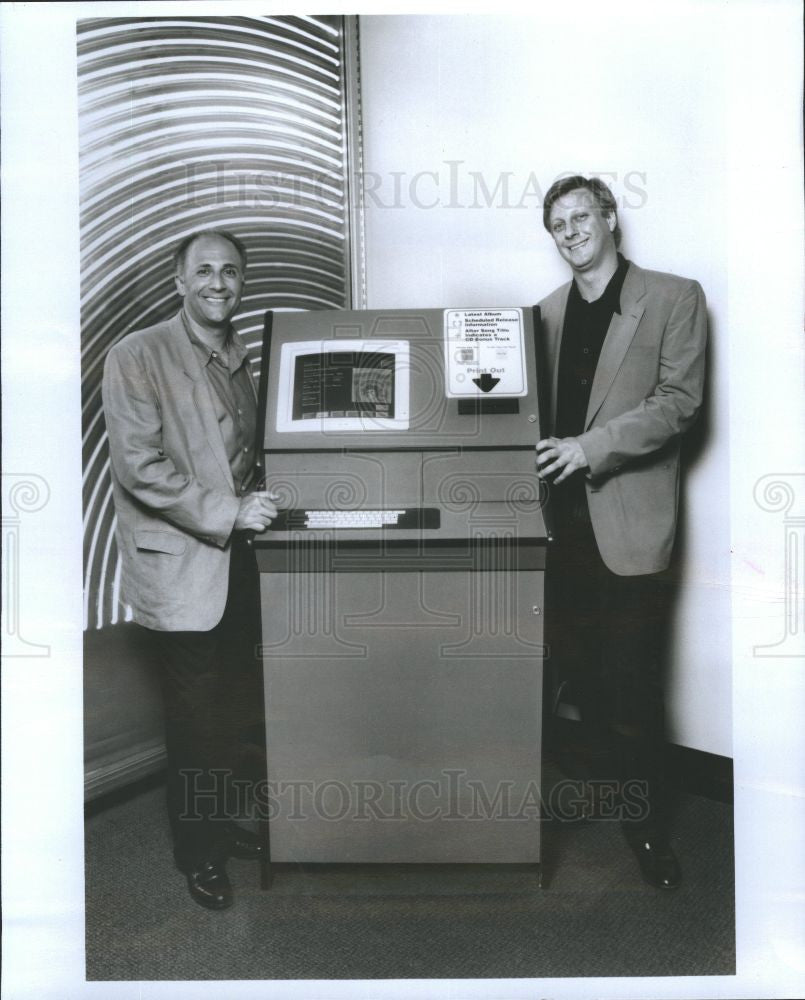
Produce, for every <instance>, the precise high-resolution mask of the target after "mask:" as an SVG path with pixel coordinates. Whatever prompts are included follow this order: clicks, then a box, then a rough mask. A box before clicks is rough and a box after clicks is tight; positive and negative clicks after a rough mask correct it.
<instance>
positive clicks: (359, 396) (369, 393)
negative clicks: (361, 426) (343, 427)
mask: <svg viewBox="0 0 805 1000" xmlns="http://www.w3.org/2000/svg"><path fill="white" fill-rule="evenodd" d="M293 381H294V384H293V419H294V420H312V419H316V418H321V417H361V416H372V417H393V416H394V355H393V354H384V353H381V352H379V351H371V352H365V353H361V352H358V351H332V352H328V353H326V354H321V353H317V354H300V355H298V356H297V358H296V364H295V365H294V380H293Z"/></svg>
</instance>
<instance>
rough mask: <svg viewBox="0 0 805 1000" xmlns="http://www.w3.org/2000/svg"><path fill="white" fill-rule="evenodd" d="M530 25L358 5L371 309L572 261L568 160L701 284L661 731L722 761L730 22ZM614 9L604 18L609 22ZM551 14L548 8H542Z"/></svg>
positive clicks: (451, 296) (656, 248)
mask: <svg viewBox="0 0 805 1000" xmlns="http://www.w3.org/2000/svg"><path fill="white" fill-rule="evenodd" d="M697 14H698V16H697V18H696V21H695V26H696V30H695V31H693V30H691V29H692V26H693V24H694V22H693V21H692V20H691V13H690V11H689V10H686V9H683V10H682V13H681V15H680V16H679V17H678V18H676V17H674V16H669V15H668V13H667V10H666V12H665V14H664V16H663V17H662V19H660V17H658V16H657V15H656V14H652V12H651V10H648V11H645V12H641V11H636V9H635V8H632V9H630V11H629V14H628V18H627V17H626V16H625V15H624V14H623V13H622V12H621V13H620V14H617V13H616V14H615V15H614V16H613V20H612V21H611V22H610V30H606V31H605V30H602V23H601V19H600V18H599V17H596V18H589V17H588V18H586V19H585V18H582V17H579V18H577V19H573V18H570V17H568V15H567V14H566V13H564V12H562V13H559V14H555V15H551V14H540V16H539V18H538V19H535V18H516V17H489V16H462V17H377V16H375V17H371V16H370V17H362V18H361V60H362V69H361V72H362V93H363V114H364V119H363V136H364V166H365V171H366V184H367V192H366V247H367V292H368V306H369V307H370V308H383V307H390V306H418V305H421V306H442V305H444V306H446V305H465V306H469V305H493V304H497V305H510V304H530V303H533V302H536V301H537V300H539V299H540V298H541V297H542V296H544V295H545V294H547V293H548V292H549V291H551V290H552V289H553V288H554V287H556V285H558V284H559V283H561V282H563V281H566V280H567V278H568V274H567V272H566V269H565V265H564V264H563V262H562V261H561V260H560V259H559V257H558V255H557V254H556V251H555V249H554V247H553V243H552V242H551V241H550V239H549V238H548V236H547V234H546V233H545V232H544V230H543V229H542V224H541V202H542V197H541V195H542V193H543V192H544V191H545V190H547V188H548V186H549V185H550V184H551V182H552V181H553V180H554V179H555V178H556V177H557V176H558V175H559V174H560V173H563V172H571V173H576V172H581V173H586V174H589V173H591V172H596V173H600V174H601V175H602V176H604V178H605V179H607V180H609V181H610V183H611V185H612V187H613V190H614V192H615V194H616V196H617V197H618V199H619V205H620V207H621V211H620V216H621V225H622V228H623V230H624V244H623V249H624V252H625V253H626V255H627V256H628V257H629V258H630V259H633V260H635V261H637V262H638V263H640V264H641V265H642V266H644V267H650V268H655V269H658V270H664V271H672V272H675V273H678V274H684V275H687V276H690V277H695V278H697V279H698V280H699V281H700V282H701V284H702V286H703V287H704V289H705V292H706V294H707V297H708V303H709V315H710V329H711V338H712V342H711V350H710V387H709V388H710V394H709V399H710V402H709V408H708V411H707V413H706V415H705V417H704V419H703V420H702V421H701V424H700V426H699V428H698V429H697V432H696V435H695V436H694V438H693V439H692V440H691V442H690V446H689V451H690V456H689V459H690V460H689V462H688V476H687V507H686V517H685V520H684V524H683V527H682V532H683V538H682V541H683V545H684V552H685V559H684V570H683V573H684V577H683V580H682V591H681V600H680V605H679V608H678V612H677V615H676V621H675V629H674V638H673V650H672V658H673V660H672V678H673V679H672V686H671V699H670V703H671V712H670V714H671V731H672V732H671V734H672V737H673V739H674V740H675V741H676V742H679V743H681V744H682V745H685V746H690V747H694V748H697V749H701V750H706V751H709V752H712V753H718V754H723V755H726V756H731V755H732V738H731V711H730V703H731V622H730V526H729V507H730V433H729V407H730V398H729V397H730V391H729V389H730V371H729V352H728V345H727V306H728V302H727V289H728V284H729V281H730V278H731V271H730V260H729V259H728V246H727V243H726V241H725V234H726V230H727V223H728V218H729V211H730V205H729V203H728V198H727V190H728V189H727V185H726V182H725V181H726V169H727V163H726V156H727V148H728V143H727V137H726V134H725V130H726V127H727V122H728V109H729V104H730V101H733V100H735V94H734V92H733V91H732V90H731V88H730V87H729V86H728V82H729V79H730V74H731V67H727V65H726V63H725V60H726V58H727V56H726V52H727V47H725V46H724V45H723V44H721V42H722V40H723V39H722V34H721V33H722V31H723V28H724V25H725V23H726V22H723V21H722V20H721V18H722V17H723V15H721V14H719V13H717V11H716V9H715V8H713V7H710V8H706V7H705V5H700V6H699V8H697ZM608 16H610V15H608ZM554 17H555V18H556V20H555V21H554V20H553V18H554Z"/></svg>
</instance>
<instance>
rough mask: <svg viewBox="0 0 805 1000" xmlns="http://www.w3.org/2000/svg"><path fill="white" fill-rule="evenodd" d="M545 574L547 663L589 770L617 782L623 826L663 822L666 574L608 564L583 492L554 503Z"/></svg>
mask: <svg viewBox="0 0 805 1000" xmlns="http://www.w3.org/2000/svg"><path fill="white" fill-rule="evenodd" d="M546 583H547V594H546V596H547V600H546V605H547V609H546V610H547V616H548V617H547V629H548V643H549V648H550V658H549V664H550V666H551V672H552V675H553V679H554V684H558V683H565V684H566V685H567V687H568V688H569V691H568V694H567V700H568V701H570V702H572V703H575V704H576V705H577V707H578V709H579V714H580V718H581V722H582V731H583V746H584V752H585V755H586V758H587V768H588V773H589V776H590V777H591V778H592V779H595V780H596V781H600V782H606V783H607V784H609V783H612V787H615V788H617V789H618V790H619V792H620V795H621V798H620V801H621V803H622V805H621V810H620V813H621V817H622V818H623V819H624V820H626V821H627V829H628V828H634V829H635V830H638V829H662V828H664V826H665V825H666V823H667V812H668V806H669V798H668V777H667V772H666V766H665V757H666V754H665V702H664V694H663V689H664V673H665V651H666V648H667V639H668V627H669V619H670V611H671V606H672V600H673V595H674V587H673V584H672V582H671V579H670V574H668V573H658V574H650V575H643V576H618V575H617V574H616V573H613V572H611V571H610V570H609V569H608V568H607V567H606V565H605V564H604V562H603V560H602V559H601V556H600V554H599V551H598V545H597V544H596V541H595V536H594V534H593V529H592V524H591V523H590V517H589V511H588V509H587V506H586V500H585V502H584V504H583V506H582V507H581V508H580V507H579V505H576V506H575V508H574V509H573V510H572V511H571V512H567V511H565V512H564V513H562V512H561V511H560V516H559V518H558V520H557V525H556V544H555V546H554V547H553V548H552V550H551V552H550V556H549V563H548V567H547V580H546Z"/></svg>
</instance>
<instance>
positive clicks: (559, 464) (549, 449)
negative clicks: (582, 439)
mask: <svg viewBox="0 0 805 1000" xmlns="http://www.w3.org/2000/svg"><path fill="white" fill-rule="evenodd" d="M586 468H587V456H586V455H585V454H584V451H583V449H582V447H581V445H580V444H579V442H578V440H577V439H576V438H574V437H569V438H557V437H549V438H543V440H542V441H538V442H537V473H538V475H539V477H540V479H545V478H546V477H548V476H551V475H553V474H554V473H556V472H558V473H560V474H559V475H558V476H556V478H555V479H554V480H553V483H554V484H556V483H561V482H562V480H564V479H567V477H568V476H570V475H572V473H574V472H576V471H577V470H578V469H586Z"/></svg>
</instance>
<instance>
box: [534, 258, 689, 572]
mask: <svg viewBox="0 0 805 1000" xmlns="http://www.w3.org/2000/svg"><path fill="white" fill-rule="evenodd" d="M569 292H570V283H568V284H566V285H562V286H561V287H560V288H557V289H556V291H554V292H552V293H551V294H550V295H549V296H547V298H545V299H544V300H543V301H542V302H541V303H540V310H541V315H542V327H543V336H544V338H545V354H546V356H547V365H548V369H547V373H548V377H549V380H550V386H551V428H553V427H554V426H555V421H556V391H557V383H558V375H559V350H560V346H561V341H562V327H563V325H564V320H565V310H566V307H567V299H568V294H569ZM620 301H621V312H620V315H618V314H617V313H615V314H614V315H613V317H612V322H611V323H610V326H609V330H608V331H607V335H606V338H605V340H604V344H603V347H602V349H601V356H600V358H599V360H598V367H597V369H596V372H595V379H594V380H593V385H592V390H591V392H590V402H589V406H588V408H587V417H586V421H585V425H584V432H583V433H582V434H581V435H580V436H579V438H578V440H579V443H580V444H581V447H582V449H583V450H584V454H585V455H586V457H587V461H588V463H589V474H588V475H587V483H586V490H587V499H588V502H589V507H590V519H591V521H592V525H593V531H594V532H595V539H596V542H597V544H598V549H599V551H600V553H601V558H602V559H603V560H604V563H605V564H606V565H607V566H608V567H609V569H611V570H612V571H613V572H614V573H617V574H619V575H621V576H632V575H637V574H641V573H655V572H659V571H660V570H662V569H665V568H666V566H667V565H668V563H669V560H670V557H671V550H672V547H673V542H674V534H675V531H676V519H677V503H678V495H679V440H680V435H681V434H682V433H683V432H684V431H685V430H687V428H688V427H690V426H691V424H692V423H693V421H694V420H695V418H696V413H697V411H698V409H699V407H700V405H701V402H702V393H703V389H704V366H705V347H706V342H707V310H706V303H705V299H704V293H703V292H702V289H701V287H700V286H699V284H698V282H696V281H691V280H689V279H687V278H680V277H677V276H676V275H673V274H662V273H661V272H659V271H646V270H643V269H642V268H640V267H637V266H636V265H635V264H630V266H629V270H628V272H627V274H626V279H625V281H624V283H623V288H622V290H621V299H620Z"/></svg>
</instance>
